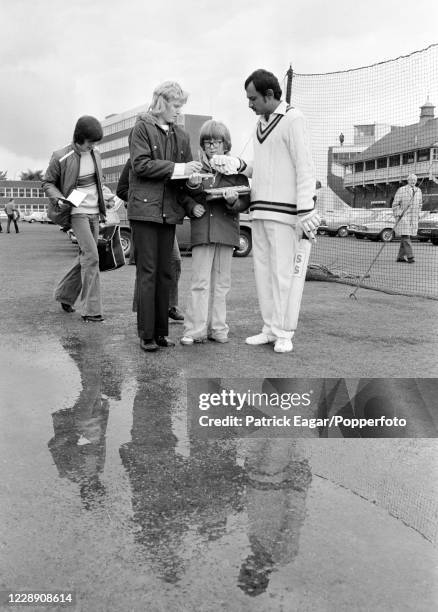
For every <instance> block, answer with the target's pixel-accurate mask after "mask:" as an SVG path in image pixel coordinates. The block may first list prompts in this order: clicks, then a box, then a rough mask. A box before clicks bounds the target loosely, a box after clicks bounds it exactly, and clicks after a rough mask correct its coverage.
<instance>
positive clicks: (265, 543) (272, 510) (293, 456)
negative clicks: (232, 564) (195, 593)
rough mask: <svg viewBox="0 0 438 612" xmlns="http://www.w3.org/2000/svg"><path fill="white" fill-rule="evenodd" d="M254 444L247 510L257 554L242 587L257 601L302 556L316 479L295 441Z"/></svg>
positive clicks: (243, 573)
mask: <svg viewBox="0 0 438 612" xmlns="http://www.w3.org/2000/svg"><path fill="white" fill-rule="evenodd" d="M249 442H250V444H249V446H248V449H247V457H246V461H245V468H246V475H247V484H246V491H245V495H244V505H245V508H246V512H247V515H248V538H249V542H250V546H251V554H250V555H248V557H247V558H246V559H245V560H244V561H243V563H242V566H241V568H240V573H239V578H238V586H239V588H241V589H242V591H244V592H245V593H246V594H247V595H251V596H253V597H254V596H256V595H260V594H261V593H263V592H264V591H266V589H267V588H268V585H269V577H270V574H271V573H272V572H273V571H274V570H275V569H276V568H277V567H279V566H282V565H286V564H287V563H290V562H291V561H293V559H294V558H295V557H296V555H297V554H298V548H299V536H300V530H301V526H302V524H303V523H304V518H305V506H306V498H307V491H308V489H309V486H310V483H311V481H312V474H311V471H310V467H309V464H308V461H307V460H306V459H304V458H303V457H302V456H301V454H300V451H299V448H298V447H297V444H296V442H295V441H293V440H288V439H278V440H273V439H266V440H265V439H259V440H250V441H249Z"/></svg>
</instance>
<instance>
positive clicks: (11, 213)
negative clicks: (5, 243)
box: [5, 198, 20, 234]
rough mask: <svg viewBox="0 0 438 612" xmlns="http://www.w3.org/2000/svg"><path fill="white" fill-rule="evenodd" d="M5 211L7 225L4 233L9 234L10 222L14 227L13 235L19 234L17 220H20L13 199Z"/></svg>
mask: <svg viewBox="0 0 438 612" xmlns="http://www.w3.org/2000/svg"><path fill="white" fill-rule="evenodd" d="M5 211H6V214H7V215H8V224H7V226H6V233H7V234H10V233H11V230H10V228H11V222H12V223H13V224H14V226H15V233H16V234H19V233H20V230H19V229H18V225H17V220H18V219H19V218H20V211H19V209H18V206H17V205H16V203H15V200H14V199H13V198H11V199H10V200H9V202H8V203H7V204H6V206H5Z"/></svg>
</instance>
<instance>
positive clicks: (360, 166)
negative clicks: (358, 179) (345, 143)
mask: <svg viewBox="0 0 438 612" xmlns="http://www.w3.org/2000/svg"><path fill="white" fill-rule="evenodd" d="M354 171H355V172H362V171H363V162H357V164H354Z"/></svg>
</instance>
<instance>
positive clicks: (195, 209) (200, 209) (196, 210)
mask: <svg viewBox="0 0 438 612" xmlns="http://www.w3.org/2000/svg"><path fill="white" fill-rule="evenodd" d="M204 213H205V208H204V207H203V206H202V204H196V205H195V206H194V207H193V214H194V216H195V217H198V218H199V217H202V215H203V214H204Z"/></svg>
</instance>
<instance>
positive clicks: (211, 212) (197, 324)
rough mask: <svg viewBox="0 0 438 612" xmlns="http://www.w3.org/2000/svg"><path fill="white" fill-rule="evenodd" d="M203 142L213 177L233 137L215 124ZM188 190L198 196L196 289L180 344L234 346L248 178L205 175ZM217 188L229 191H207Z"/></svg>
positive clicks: (204, 130) (193, 207) (204, 131)
mask: <svg viewBox="0 0 438 612" xmlns="http://www.w3.org/2000/svg"><path fill="white" fill-rule="evenodd" d="M199 139H200V145H201V148H202V150H203V158H204V170H205V171H206V172H208V173H210V176H211V173H212V172H213V171H212V169H211V166H210V164H209V160H210V159H211V157H212V156H213V155H214V154H216V155H224V154H226V153H228V152H229V151H230V149H231V137H230V132H229V131H228V128H227V127H226V126H225V125H224V124H223V123H220V122H218V121H212V120H210V121H207V122H206V123H204V125H203V126H202V127H201V132H200V137H199ZM213 174H214V173H213ZM188 185H189V187H190V186H191V187H192V188H193V197H194V200H193V202H192V203H191V204H190V205H189V212H190V215H191V216H192V219H191V243H192V287H191V298H190V302H189V306H188V309H187V314H186V323H185V330H184V336H183V337H182V338H181V340H180V342H181V344H184V345H192V344H193V343H194V342H204V341H205V340H207V337H208V338H209V339H210V340H215V341H216V342H222V343H223V342H228V331H229V327H228V325H227V322H226V317H227V309H226V297H227V294H228V292H229V290H230V287H231V260H232V257H233V250H234V248H235V247H238V246H239V234H240V232H239V212H241V211H243V210H246V209H247V208H248V207H249V204H250V200H249V187H248V179H247V178H246V176H244V175H242V174H234V175H228V176H225V175H224V174H214V178H213V179H207V180H202V175H199V174H198V175H194V176H193V177H192V178H190V179H189V181H188ZM237 186H240V187H244V188H247V190H246V191H247V192H246V194H243V195H239V192H238V190H237V189H236V187H237ZM217 188H223V191H222V192H219V194H217V193H216V194H209V193H207V192H206V191H205V189H217ZM218 195H219V197H217V196H218ZM210 294H211V297H210Z"/></svg>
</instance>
